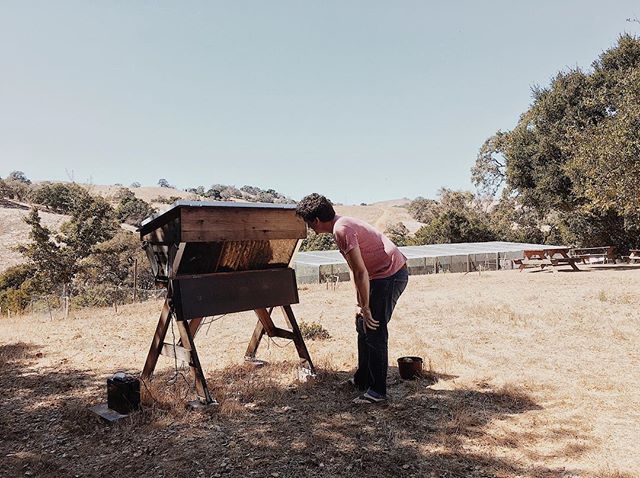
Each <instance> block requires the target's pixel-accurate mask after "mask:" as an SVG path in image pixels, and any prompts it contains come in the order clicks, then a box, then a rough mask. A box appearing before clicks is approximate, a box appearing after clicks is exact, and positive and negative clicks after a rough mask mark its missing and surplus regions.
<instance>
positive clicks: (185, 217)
mask: <svg viewBox="0 0 640 478" xmlns="http://www.w3.org/2000/svg"><path fill="white" fill-rule="evenodd" d="M305 237H306V226H305V224H304V221H303V220H302V219H301V218H299V217H298V216H296V214H295V206H292V205H276V204H257V203H231V202H194V201H178V202H177V203H175V204H174V205H173V206H172V207H171V208H170V209H169V210H168V211H165V212H164V213H162V214H159V215H156V216H152V217H150V218H149V219H147V220H146V221H144V222H143V223H142V226H141V228H140V238H141V239H142V241H143V244H144V247H145V249H146V252H147V256H148V257H149V261H150V263H151V267H152V269H153V272H154V275H155V277H156V280H157V281H158V282H161V283H163V284H165V285H166V287H167V299H166V301H165V305H164V307H163V310H162V314H161V316H160V319H159V321H158V326H157V328H156V333H155V336H154V339H153V341H152V344H151V349H150V351H149V355H148V356H147V361H146V363H145V367H144V370H143V373H142V378H143V379H147V378H150V377H151V374H152V373H153V370H154V369H155V366H156V362H157V359H158V356H159V355H160V354H164V355H170V356H173V357H176V358H180V359H182V360H184V361H187V362H188V363H189V365H190V367H191V371H192V373H193V375H194V377H195V382H196V388H197V391H198V395H199V398H200V401H202V402H205V403H212V402H213V401H214V400H213V399H212V398H211V396H210V395H209V392H208V389H207V385H206V380H205V378H204V373H203V372H202V369H201V367H200V363H199V359H198V356H197V353H196V350H195V342H194V338H195V335H196V333H197V331H198V327H199V325H200V323H201V322H202V320H203V318H204V317H207V316H212V315H218V314H226V313H231V312H241V311H246V310H254V311H255V312H256V315H257V317H258V323H257V324H256V328H255V330H254V333H253V336H252V338H251V341H250V342H249V346H248V348H247V352H246V355H245V356H246V358H247V359H253V358H255V354H256V350H257V348H258V345H259V343H260V340H261V338H262V336H263V335H264V334H267V335H269V336H270V337H273V336H275V337H281V338H285V339H290V340H293V341H294V343H295V345H296V349H297V351H298V355H299V356H300V358H301V360H302V361H303V362H304V364H305V366H306V367H308V368H309V369H311V370H313V364H312V362H311V358H310V357H309V353H308V351H307V349H306V346H305V344H304V340H303V339H302V335H301V334H300V330H299V328H298V325H297V323H296V320H295V317H294V315H293V311H292V309H291V304H295V303H297V302H298V290H297V286H296V279H295V273H294V271H293V269H291V268H290V267H289V263H290V262H291V259H292V257H293V255H294V254H295V251H296V249H297V245H298V242H299V240H300V239H303V238H305ZM274 307H280V308H281V309H282V311H283V314H284V316H285V320H286V321H287V323H288V324H289V326H290V327H291V330H286V329H282V328H279V327H276V326H275V325H274V323H273V321H272V319H271V313H272V310H273V308H274ZM171 317H175V318H176V320H177V321H178V330H179V333H180V340H179V342H178V343H173V344H171V343H166V342H164V339H165V336H166V333H167V329H168V324H169V322H170V320H171Z"/></svg>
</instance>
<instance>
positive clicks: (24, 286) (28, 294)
mask: <svg viewBox="0 0 640 478" xmlns="http://www.w3.org/2000/svg"><path fill="white" fill-rule="evenodd" d="M34 275H35V270H34V268H33V266H31V265H29V264H19V265H17V266H13V267H10V268H9V269H7V270H6V271H4V272H3V273H2V274H0V307H2V309H5V310H6V309H9V310H12V311H15V312H20V311H22V310H24V309H25V308H26V307H27V306H28V305H29V302H31V300H32V298H33V295H34V294H35V293H36V290H35V287H34V282H33V279H32V278H33V276H34Z"/></svg>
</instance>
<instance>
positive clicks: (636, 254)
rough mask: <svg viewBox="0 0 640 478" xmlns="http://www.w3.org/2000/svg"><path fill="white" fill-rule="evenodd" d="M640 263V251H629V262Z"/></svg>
mask: <svg viewBox="0 0 640 478" xmlns="http://www.w3.org/2000/svg"><path fill="white" fill-rule="evenodd" d="M635 261H640V249H629V262H631V263H635Z"/></svg>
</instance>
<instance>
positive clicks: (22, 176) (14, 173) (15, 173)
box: [7, 171, 31, 184]
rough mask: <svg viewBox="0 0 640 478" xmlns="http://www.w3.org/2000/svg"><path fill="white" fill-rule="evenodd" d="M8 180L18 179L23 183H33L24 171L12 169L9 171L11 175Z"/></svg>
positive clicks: (17, 180)
mask: <svg viewBox="0 0 640 478" xmlns="http://www.w3.org/2000/svg"><path fill="white" fill-rule="evenodd" d="M7 180H9V181H16V182H18V183H23V184H31V180H30V179H29V178H27V176H26V175H25V174H24V173H23V172H22V171H11V172H10V173H9V176H7Z"/></svg>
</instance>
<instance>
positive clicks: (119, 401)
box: [107, 372, 140, 415]
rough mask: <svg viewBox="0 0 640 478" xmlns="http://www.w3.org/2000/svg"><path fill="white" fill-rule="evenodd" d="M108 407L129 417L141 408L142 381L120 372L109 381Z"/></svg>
mask: <svg viewBox="0 0 640 478" xmlns="http://www.w3.org/2000/svg"><path fill="white" fill-rule="evenodd" d="M107 406H108V407H109V408H110V409H111V410H115V411H116V412H118V413H121V414H123V415H127V414H129V413H131V412H133V411H134V410H138V409H139V408H140V380H139V379H138V378H136V377H134V376H133V375H129V374H126V373H122V372H118V373H116V374H115V375H114V376H113V377H111V378H108V379H107Z"/></svg>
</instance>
